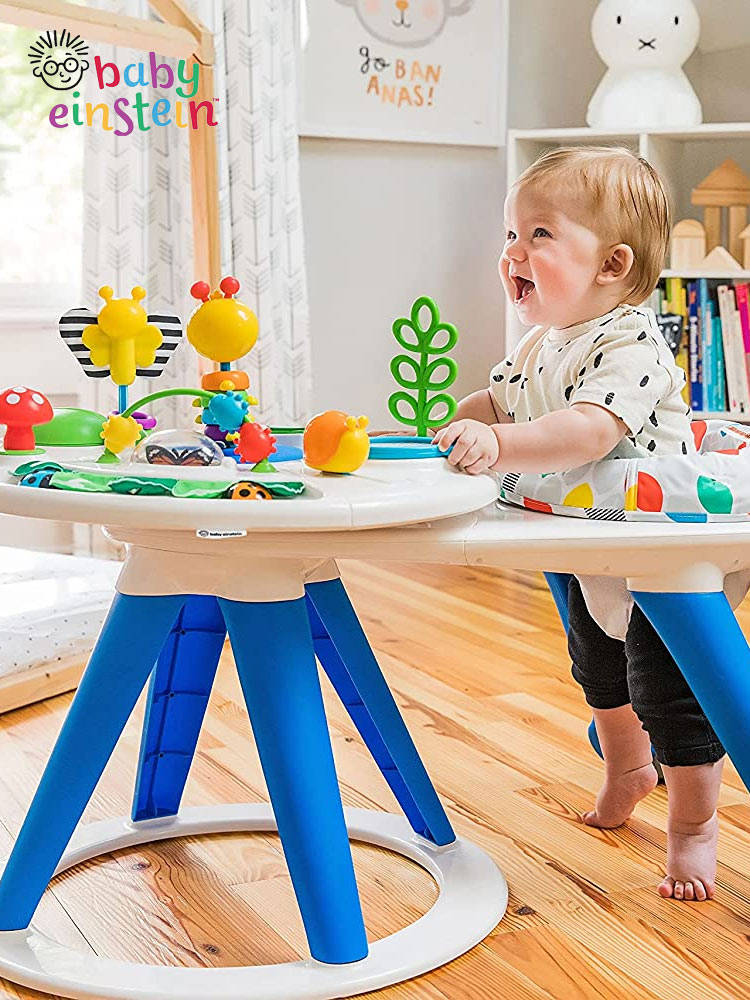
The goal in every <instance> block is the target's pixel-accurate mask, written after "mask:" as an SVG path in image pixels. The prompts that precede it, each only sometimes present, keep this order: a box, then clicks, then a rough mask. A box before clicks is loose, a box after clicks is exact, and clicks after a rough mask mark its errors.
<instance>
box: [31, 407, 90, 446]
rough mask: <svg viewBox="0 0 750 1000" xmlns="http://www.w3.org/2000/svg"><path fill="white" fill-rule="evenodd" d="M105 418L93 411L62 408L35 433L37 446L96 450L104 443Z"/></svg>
mask: <svg viewBox="0 0 750 1000" xmlns="http://www.w3.org/2000/svg"><path fill="white" fill-rule="evenodd" d="M105 419H106V418H105V417H103V416H102V415H101V413H95V412H94V411H93V410H78V409H69V408H64V407H63V408H61V409H59V410H55V415H54V417H53V418H52V420H50V421H49V423H47V424H42V425H41V426H40V427H38V428H36V429H35V431H34V434H35V437H36V441H37V444H41V445H46V446H47V447H48V448H92V447H93V448H95V447H97V445H99V446H100V445H101V443H102V424H103V423H104V421H105Z"/></svg>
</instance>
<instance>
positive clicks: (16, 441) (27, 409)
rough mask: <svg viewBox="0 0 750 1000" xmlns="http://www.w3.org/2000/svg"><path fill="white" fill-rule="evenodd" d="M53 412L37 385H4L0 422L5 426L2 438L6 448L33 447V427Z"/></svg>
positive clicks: (29, 448)
mask: <svg viewBox="0 0 750 1000" xmlns="http://www.w3.org/2000/svg"><path fill="white" fill-rule="evenodd" d="M53 416H54V412H53V410H52V404H51V403H50V401H49V400H48V399H47V397H46V396H44V395H43V394H42V393H41V392H38V391H37V390H36V389H29V388H27V387H26V386H25V385H15V386H13V388H12V389H6V390H5V392H3V393H2V394H0V424H5V427H6V428H7V429H6V431H5V437H4V438H3V448H4V449H5V451H6V452H31V453H33V452H34V451H36V441H35V440H34V427H35V426H36V425H37V424H46V423H48V422H49V421H50V420H51V419H52V417H53Z"/></svg>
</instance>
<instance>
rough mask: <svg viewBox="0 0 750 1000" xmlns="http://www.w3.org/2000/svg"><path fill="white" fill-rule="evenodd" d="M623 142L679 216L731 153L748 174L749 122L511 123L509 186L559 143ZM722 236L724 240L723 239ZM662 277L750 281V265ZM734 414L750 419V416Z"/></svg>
mask: <svg viewBox="0 0 750 1000" xmlns="http://www.w3.org/2000/svg"><path fill="white" fill-rule="evenodd" d="M601 145H611V146H625V147H627V148H628V149H630V150H632V151H633V152H634V153H637V154H638V155H639V156H643V157H645V158H646V159H647V160H648V161H649V162H650V163H652V164H653V165H654V167H655V168H656V169H657V170H658V171H659V173H660V175H661V176H662V178H663V179H664V181H665V183H666V185H667V187H668V189H669V193H670V197H671V200H672V205H673V210H674V218H675V221H677V220H679V219H685V218H696V219H700V218H701V217H702V212H701V209H699V208H696V207H695V206H693V205H691V204H690V193H691V191H692V190H693V188H694V187H696V186H697V185H698V184H699V183H700V181H702V180H703V178H704V177H705V176H706V175H707V174H708V173H710V171H711V170H713V169H714V167H716V166H718V165H719V164H720V163H721V162H722V161H723V160H725V159H726V158H727V157H728V156H731V157H732V158H733V159H734V160H736V161H737V162H738V163H739V165H740V166H741V167H742V168H743V169H744V170H745V171H747V173H749V174H750V122H722V123H712V124H705V125H698V126H697V127H696V128H694V129H656V130H654V131H649V132H640V131H630V130H624V131H606V130H605V131H600V130H597V129H590V128H553V129H511V130H509V132H508V156H507V189H508V190H509V189H510V187H511V185H512V184H513V183H514V182H515V180H516V178H517V177H518V176H519V175H520V174H521V173H523V171H524V170H525V169H526V168H527V167H528V166H530V165H531V164H532V163H533V162H534V161H535V160H536V159H537V158H538V157H539V156H541V155H542V153H544V152H546V151H547V150H549V149H554V148H557V147H560V146H601ZM722 242H724V240H722ZM662 277H664V278H685V279H688V280H693V279H696V278H711V279H720V280H727V281H735V280H736V281H750V271H746V270H742V271H735V272H733V273H732V274H720V273H718V272H714V271H695V270H685V271H681V272H677V271H673V270H671V269H667V270H665V271H663V272H662ZM505 331H506V350H507V351H511V350H512V349H513V348H514V347H515V345H516V344H517V343H518V341H519V340H520V339H521V337H522V336H523V334H524V332H525V331H526V327H524V326H522V325H521V324H520V323H519V321H518V318H517V317H516V313H515V310H514V308H513V306H512V305H510V303H507V304H506V312H505ZM695 416H696V417H700V418H704V419H705V418H706V417H710V418H713V419H719V418H722V419H730V414H729V413H710V414H704V413H700V414H699V413H696V414H695ZM731 419H734V420H738V421H739V420H742V421H744V422H748V421H750V416H744V417H736V416H731Z"/></svg>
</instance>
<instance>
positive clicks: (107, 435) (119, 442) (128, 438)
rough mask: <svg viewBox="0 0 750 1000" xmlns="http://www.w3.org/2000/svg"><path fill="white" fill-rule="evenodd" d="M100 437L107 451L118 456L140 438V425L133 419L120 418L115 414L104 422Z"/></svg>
mask: <svg viewBox="0 0 750 1000" xmlns="http://www.w3.org/2000/svg"><path fill="white" fill-rule="evenodd" d="M101 436H102V438H103V439H104V446H105V447H106V449H107V451H109V452H111V454H113V455H119V454H120V452H121V451H124V450H125V449H126V448H132V446H133V445H134V444H135V443H136V441H137V440H138V438H139V437H140V436H141V425H140V424H139V423H138V421H137V420H136V419H135V417H121V416H120V415H119V414H116V413H115V414H112V416H111V417H108V418H107V419H106V420H105V421H104V423H103V425H102V433H101Z"/></svg>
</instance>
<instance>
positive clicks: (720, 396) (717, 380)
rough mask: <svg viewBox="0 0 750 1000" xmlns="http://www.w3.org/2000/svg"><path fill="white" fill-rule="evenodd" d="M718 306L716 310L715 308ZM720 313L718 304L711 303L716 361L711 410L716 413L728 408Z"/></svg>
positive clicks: (712, 340) (714, 356)
mask: <svg viewBox="0 0 750 1000" xmlns="http://www.w3.org/2000/svg"><path fill="white" fill-rule="evenodd" d="M714 306H716V308H714ZM717 313H718V303H714V302H713V301H712V302H711V326H712V328H713V330H712V333H713V335H712V337H711V344H712V346H713V352H714V355H713V360H714V372H713V375H714V379H713V390H714V396H713V404H712V405H711V409H712V410H715V411H716V412H719V411H722V410H726V408H727V379H726V358H725V355H724V341H723V338H722V333H721V316H718V315H716V314H717Z"/></svg>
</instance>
